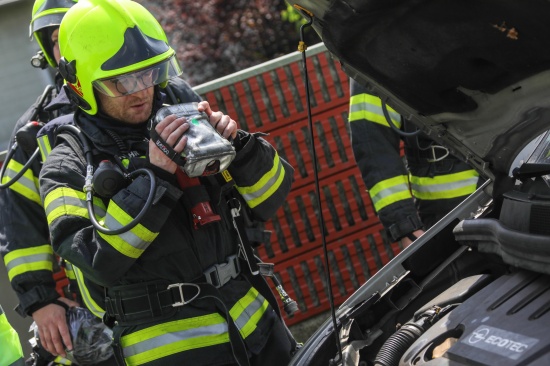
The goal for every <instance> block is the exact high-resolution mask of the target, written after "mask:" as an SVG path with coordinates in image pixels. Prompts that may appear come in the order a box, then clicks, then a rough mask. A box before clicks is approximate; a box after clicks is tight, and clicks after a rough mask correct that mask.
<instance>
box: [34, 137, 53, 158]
mask: <svg viewBox="0 0 550 366" xmlns="http://www.w3.org/2000/svg"><path fill="white" fill-rule="evenodd" d="M36 141H37V142H38V148H39V149H40V155H41V156H42V161H46V158H47V157H48V156H49V155H50V153H51V152H52V146H51V144H50V139H49V138H48V135H44V136H40V137H38V138H37V139H36Z"/></svg>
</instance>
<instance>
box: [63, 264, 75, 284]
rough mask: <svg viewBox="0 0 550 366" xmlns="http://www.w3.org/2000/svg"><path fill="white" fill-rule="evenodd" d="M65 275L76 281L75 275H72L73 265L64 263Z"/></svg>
mask: <svg viewBox="0 0 550 366" xmlns="http://www.w3.org/2000/svg"><path fill="white" fill-rule="evenodd" d="M65 275H66V276H67V278H68V279H70V280H76V275H75V273H74V269H73V265H72V264H70V263H69V262H67V261H65Z"/></svg>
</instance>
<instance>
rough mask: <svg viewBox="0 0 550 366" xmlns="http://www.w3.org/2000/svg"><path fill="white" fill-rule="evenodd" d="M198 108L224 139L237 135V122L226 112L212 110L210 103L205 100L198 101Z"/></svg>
mask: <svg viewBox="0 0 550 366" xmlns="http://www.w3.org/2000/svg"><path fill="white" fill-rule="evenodd" d="M198 110H199V111H200V112H205V113H206V115H207V116H208V119H209V121H210V124H211V125H212V127H214V129H215V130H216V131H218V133H219V134H220V135H222V136H223V137H225V138H226V139H229V138H230V137H231V138H232V139H234V138H235V137H236V136H237V129H238V126H237V122H235V121H234V120H233V119H231V117H229V116H228V115H227V114H223V113H222V112H220V111H217V112H214V111H212V108H210V104H209V103H208V102H205V101H203V102H200V103H199V105H198Z"/></svg>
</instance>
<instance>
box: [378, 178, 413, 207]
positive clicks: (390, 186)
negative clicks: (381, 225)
mask: <svg viewBox="0 0 550 366" xmlns="http://www.w3.org/2000/svg"><path fill="white" fill-rule="evenodd" d="M369 195H370V198H371V200H372V204H373V205H374V209H375V210H376V212H379V211H380V210H381V209H383V208H384V207H386V206H388V205H391V204H392V203H395V202H398V201H402V200H406V199H409V198H412V195H411V192H410V189H409V179H408V178H407V176H406V175H398V176H397V177H393V178H390V179H386V180H383V181H381V182H378V183H377V184H376V185H375V186H374V187H372V188H371V189H370V190H369Z"/></svg>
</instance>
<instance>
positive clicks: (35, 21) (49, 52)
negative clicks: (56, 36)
mask: <svg viewBox="0 0 550 366" xmlns="http://www.w3.org/2000/svg"><path fill="white" fill-rule="evenodd" d="M77 1H78V0H36V1H35V2H34V6H33V7H32V18H31V24H30V25H29V37H30V38H31V39H32V38H33V37H34V39H36V43H38V45H39V46H40V49H41V50H42V52H43V53H44V57H45V58H46V61H48V64H50V66H51V67H53V68H56V67H57V61H56V60H55V58H54V56H53V45H52V41H51V39H50V35H51V32H53V31H54V30H55V29H56V28H58V27H59V25H60V24H61V19H63V16H64V15H65V13H66V12H67V11H68V10H69V9H70V8H71V7H72V6H73V5H74V4H76V2H77ZM43 67H46V65H45V64H44V66H43Z"/></svg>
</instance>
